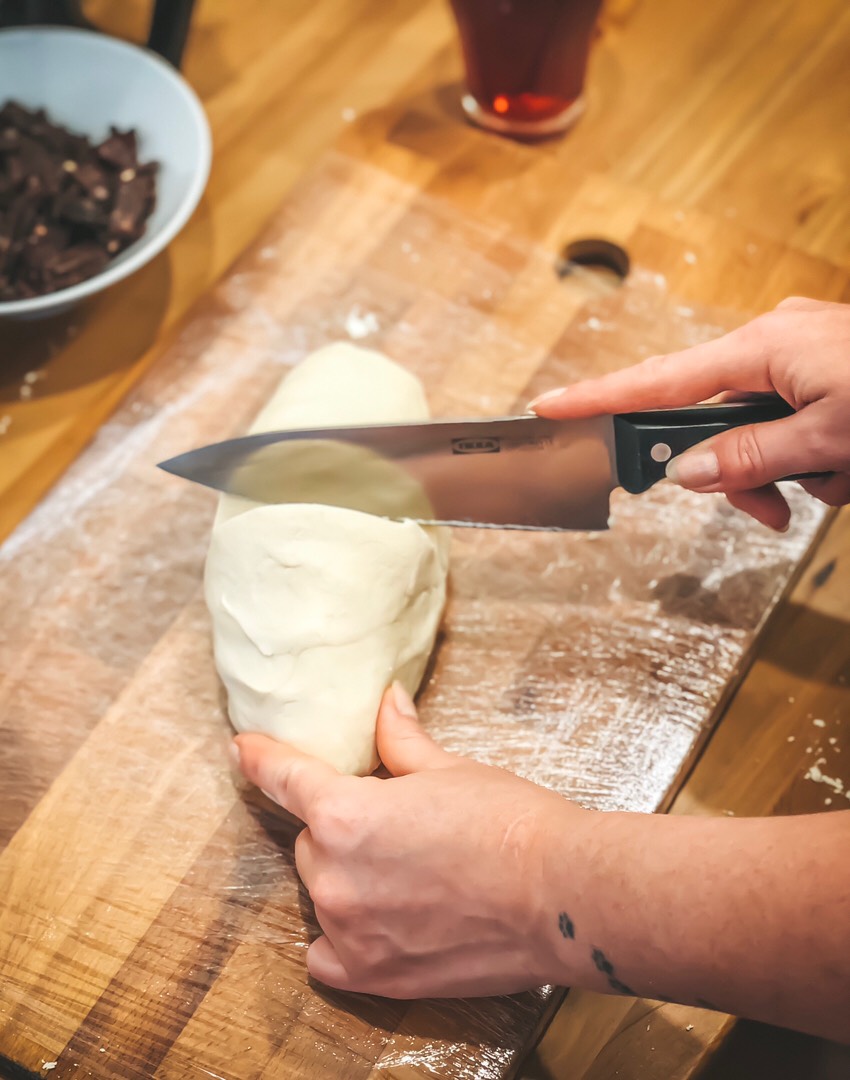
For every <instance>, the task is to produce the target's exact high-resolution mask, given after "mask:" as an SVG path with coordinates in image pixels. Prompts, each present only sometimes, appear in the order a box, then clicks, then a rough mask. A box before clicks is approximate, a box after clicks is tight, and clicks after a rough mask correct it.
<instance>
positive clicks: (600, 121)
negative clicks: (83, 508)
mask: <svg viewBox="0 0 850 1080" xmlns="http://www.w3.org/2000/svg"><path fill="white" fill-rule="evenodd" d="M83 10H84V11H85V13H86V15H88V16H89V17H90V18H92V19H93V20H94V21H95V22H96V23H97V24H98V25H99V26H102V27H103V28H104V29H107V30H110V31H112V32H115V33H118V34H120V35H122V36H126V37H129V38H130V39H132V40H137V41H143V40H144V38H145V27H146V22H147V19H148V17H149V11H150V0H125V2H124V3H122V4H115V3H113V2H112V0H84V3H83ZM601 27H602V32H601V34H600V37H599V40H598V41H597V43H596V46H595V49H594V53H593V56H592V58H591V68H590V75H589V85H588V97H589V108H588V112H587V114H586V116H585V118H584V119H583V121H582V122H581V123H580V124H579V126H578V127H577V128H576V129H575V131H573V132H572V133H571V134H570V135H569V137H568V138H566V139H562V140H554V141H551V142H547V143H545V144H541V145H538V146H535V147H528V148H526V152H525V153H522V154H516V153H515V152H514V151H515V148H514V147H513V146H512V145H510V144H508V143H506V142H504V141H502V140H499V139H497V138H495V137H492V136H486V135H483V134H481V133H479V132H476V131H474V130H473V129H471V128H470V127H469V126H468V125H466V124H465V123H464V121H463V119H462V117H461V115H460V110H459V108H458V105H457V96H458V80H459V79H460V76H461V62H460V54H459V49H458V46H457V42H456V38H455V34H454V30H453V26H452V22H451V17H450V13H449V8H448V4H447V3H445V2H444V0H384V2H382V3H380V4H378V3H374V2H371V0H356V2H352V0H322V2H321V3H313V2H312V0H288V2H287V3H285V4H268V3H263V2H262V0H204V2H203V3H199V4H197V5H196V14H195V22H194V26H193V30H192V35H191V38H190V41H189V45H188V48H187V51H186V56H185V63H184V69H185V73H186V76H187V78H188V79H189V81H190V83H191V84H192V85H193V86H194V87H195V89H196V90H197V91H198V93H199V95H200V96H201V98H202V100H203V102H204V105H205V107H206V110H207V114H208V116H209V119H210V124H211V127H212V132H213V143H214V151H215V152H214V161H213V168H212V173H211V176H210V182H209V186H208V188H207V191H206V194H205V196H204V198H203V200H202V202H201V205H200V207H199V209H198V211H197V212H196V213H195V215H194V217H193V218H192V220H191V221H190V223H189V225H188V226H187V227H186V228H185V229H184V230H183V232H182V233H181V234H180V236H179V237H177V239H176V240H175V241H174V242H173V243H172V244H171V245H170V247H169V249H168V251H167V252H165V253H163V254H162V255H161V256H160V257H158V258H157V259H155V260H154V262H153V263H151V264H150V265H149V266H147V267H146V268H144V269H143V270H142V271H140V272H139V273H137V274H135V275H134V276H133V277H132V278H131V279H130V280H128V281H125V282H122V283H121V284H119V285H118V286H116V287H114V288H112V289H110V290H109V291H108V292H106V293H104V294H102V295H100V296H98V297H94V298H92V300H91V301H90V302H88V303H86V304H84V305H81V306H80V307H78V308H76V309H75V310H74V311H72V312H70V313H68V314H67V315H65V316H60V317H59V318H56V319H53V320H50V321H49V323H44V322H42V321H39V322H37V323H34V324H25V323H10V322H0V355H2V364H0V420H2V419H3V417H6V416H8V417H9V418H10V423H9V426H8V430H7V431H6V433H5V434H4V435H2V436H0V537H2V536H3V535H6V534H8V533H9V532H10V531H11V530H12V529H13V528H14V527H15V525H16V524H17V523H18V522H19V521H20V520H21V518H22V517H23V516H24V515H25V514H26V513H27V512H28V511H29V510H30V509H32V507H33V506H35V505H36V503H37V502H38V500H39V498H40V497H41V496H42V494H43V493H44V492H45V490H47V488H48V487H49V486H50V484H51V483H53V482H54V480H55V479H56V478H57V477H58V476H59V475H60V474H61V472H62V471H63V470H64V469H65V468H66V467H67V465H68V464H69V462H71V461H72V460H73V459H74V458H75V457H76V455H77V454H78V453H79V451H80V449H81V448H82V447H83V446H84V445H85V443H86V442H87V441H88V440H89V439H90V438H91V436H92V435H93V433H94V432H95V431H96V430H97V428H98V426H99V425H100V424H101V423H102V422H103V420H104V419H105V418H106V417H107V416H108V415H109V414H110V413H111V412H112V410H113V409H114V408H115V406H116V404H117V403H118V402H119V401H120V400H121V398H122V397H123V396H124V395H125V394H126V393H127V391H128V389H129V388H130V387H131V386H132V385H133V384H134V383H135V382H136V381H137V380H138V379H139V377H140V376H141V374H142V373H143V372H144V371H145V370H146V368H147V367H149V366H150V364H151V363H152V362H153V361H154V360H155V358H156V357H157V356H158V355H160V354H161V352H162V350H163V349H164V348H165V347H167V344H168V342H169V340H170V338H171V337H172V335H173V333H174V330H175V327H176V326H177V324H178V322H179V320H180V319H181V318H182V317H183V316H184V315H185V314H186V312H187V311H188V310H189V309H190V308H191V306H192V304H193V303H195V302H196V301H197V300H198V298H199V297H200V296H202V295H203V294H204V293H205V292H206V291H207V290H208V289H209V288H210V287H211V286H212V285H213V284H214V282H215V281H216V280H217V279H218V278H219V277H220V276H221V274H222V273H223V271H224V270H225V269H226V268H227V267H228V266H229V265H230V264H231V263H232V262H233V260H234V259H235V258H236V257H237V256H238V255H239V254H240V253H241V252H242V251H244V250H245V248H246V247H247V246H248V244H250V243H251V242H252V241H253V240H254V239H255V238H256V237H257V236H258V234H259V233H260V231H261V230H262V229H263V227H264V226H265V224H266V223H267V222H268V221H269V219H270V217H271V215H272V214H273V213H274V211H275V209H276V207H277V206H278V204H279V202H280V200H281V199H282V198H283V196H284V195H285V194H286V192H287V191H288V190H289V189H290V188H291V187H292V185H293V183H295V182H296V181H297V180H298V179H299V178H300V177H301V176H303V174H304V172H305V170H306V169H307V168H309V167H310V166H311V165H312V164H313V163H314V162H315V161H316V160H317V159H318V158H319V156H320V155H321V154H322V152H323V151H324V150H325V149H326V148H327V147H328V146H329V145H331V144H332V143H333V142H334V141H335V140H336V139H337V137H338V136H339V134H340V133H341V132H348V131H350V129H351V127H352V126H357V127H363V126H365V127H366V128H368V129H369V131H370V133H371V140H370V143H369V150H370V153H373V152H375V150H376V148H377V149H379V150H380V157H381V167H382V168H392V163H393V162H395V163H397V164H398V165H399V167H402V168H405V169H406V168H409V167H410V164H411V156H410V154H409V153H406V152H405V146H406V147H410V146H411V144H412V143H417V144H418V146H419V148H420V149H421V155H420V159H419V161H418V162H417V168H416V170H415V172H416V175H417V177H418V178H419V182H421V183H422V184H423V185H426V184H428V183H429V181H430V182H432V183H433V184H434V185H435V186H436V187H437V188H438V189H439V190H440V192H441V194H442V195H443V196H444V197H446V198H448V199H450V200H452V201H453V202H454V203H455V204H457V205H461V206H465V205H471V206H473V207H478V206H481V205H485V206H487V207H488V208H489V209H490V210H491V211H492V212H493V213H495V214H496V215H497V216H498V217H499V218H500V219H501V220H502V221H503V222H504V224H505V227H506V228H510V229H511V230H519V231H521V232H523V234H525V235H528V236H529V237H531V238H533V239H536V240H544V239H548V238H552V237H554V238H555V239H558V240H562V239H569V238H571V236H572V235H574V234H575V232H576V230H577V229H578V228H579V227H580V226H581V223H580V222H575V221H573V220H571V219H570V218H568V217H565V216H564V211H565V203H566V201H568V196H569V191H570V188H571V187H572V186H574V185H575V184H576V183H578V182H581V181H584V180H587V181H588V188H587V200H586V202H587V206H586V209H587V210H588V211H589V210H590V209H591V208H592V207H593V206H594V205H596V206H597V210H598V212H597V214H596V215H595V218H594V223H595V227H596V228H598V229H601V230H603V231H604V232H606V233H607V232H614V233H616V232H620V231H621V230H622V228H623V227H626V228H627V227H628V221H625V222H623V221H622V216H623V215H625V216H626V217H628V214H629V213H631V212H633V211H632V210H630V209H629V208H623V209H622V210H620V208H618V207H616V206H612V204H611V200H610V199H608V198H607V197H606V194H605V192H606V190H607V186H606V181H609V180H610V181H611V182H613V183H614V184H615V185H616V184H625V185H627V186H629V187H630V188H632V189H633V190H639V191H640V192H642V193H644V195H645V197H646V198H647V199H654V200H662V201H663V202H664V203H665V204H667V206H668V207H669V208H670V209H669V213H680V214H682V215H683V216H682V217H681V218H680V219H678V220H677V222H676V225H677V230H676V232H677V236H678V238H679V240H680V242H681V244H682V254H683V255H684V253H685V252H686V251H688V250H691V249H692V247H693V245H695V244H696V245H704V244H716V243H718V242H720V241H721V240H722V232H721V233H720V234H716V233H715V231H714V225H715V222H716V221H720V222H727V221H728V222H733V223H735V224H737V226H738V228H739V229H740V230H742V231H745V232H746V233H747V244H749V245H751V246H745V248H744V249H743V250H742V251H741V252H740V253H739V255H738V259H740V260H741V261H742V262H743V263H744V264H745V267H744V268H745V269H747V268H748V267H757V268H759V269H760V271H761V273H762V275H763V277H764V279H765V287H764V291H763V292H762V293H761V294H760V295H759V296H757V297H753V295H752V293H747V294H745V295H744V296H743V297H741V298H739V297H738V294H737V277H738V266H737V265H736V264H733V265H730V266H728V267H726V273H725V274H724V277H723V281H724V291H725V294H726V295H725V299H724V300H722V301H721V302H725V303H729V304H731V305H733V306H738V307H740V308H741V309H743V308H744V307H746V306H747V305H749V304H751V303H753V302H755V303H756V305H757V306H761V307H764V306H769V305H771V304H773V303H775V302H776V300H778V299H781V298H782V296H783V294H784V293H787V291H788V289H789V287H790V284H791V280H790V279H789V280H788V281H786V280H785V273H786V272H785V269H784V267H783V265H782V263H781V258H780V256H781V252H782V250H783V247H784V245H790V246H792V247H793V248H794V249H795V250H796V251H797V252H798V253H799V254H800V257H801V259H802V257H803V256H806V255H808V256H810V258H809V259H808V260H806V262H807V265H808V273H807V274H802V273H801V267H802V264H801V261H800V260H798V264H797V267H796V270H795V273H794V274H793V275H792V278H793V280H795V281H796V282H797V283H798V286H797V287H798V289H799V291H801V292H804V293H807V294H809V295H817V296H821V295H823V296H825V297H832V296H834V295H835V292H836V288H837V284H836V282H835V281H834V280H833V273H834V271H835V269H836V268H841V269H847V268H848V267H850V239H848V238H850V194H848V177H850V140H848V139H846V137H844V134H845V127H846V118H847V116H848V114H850V83H848V80H847V79H846V78H845V77H844V73H845V71H846V64H847V58H848V53H849V52H850V9H848V7H847V5H846V4H844V3H843V2H842V0H812V2H811V3H807V4H800V3H798V2H797V0H758V2H756V3H750V4H747V5H744V6H743V7H742V6H741V4H740V3H738V2H737V0H718V2H717V3H714V4H711V5H703V6H702V7H701V8H700V9H699V10H698V11H693V10H691V9H690V8H689V7H684V6H683V5H681V4H680V3H677V0H608V3H607V4H606V6H605V9H604V14H603V19H602V23H601ZM399 144H401V145H399ZM591 177H593V178H594V179H593V180H591V179H590V178H591ZM600 182H601V189H600V193H599V202H598V205H597V204H596V201H595V200H596V198H597V194H596V189H597V185H598V184H599V183H600ZM565 183H566V184H567V189H566V191H565V190H564V189H563V185H564V184H565ZM681 269H682V276H683V277H684V278H685V280H684V281H683V282H682V286H683V288H684V290H685V292H686V293H687V294H689V295H694V296H695V297H697V298H702V299H707V298H706V297H703V296H702V293H701V290H702V288H703V284H704V283H703V281H702V269H701V267H700V265H699V263H697V264H692V265H688V264H685V265H684V266H683V267H682V268H681ZM716 288H717V284H715V289H716ZM31 371H35V372H38V374H39V378H38V381H37V382H35V383H34V384H32V386H31V389H32V391H33V393H32V396H31V397H23V398H22V397H21V396H20V392H21V390H22V388H30V384H29V383H26V382H24V375H25V374H27V373H28V372H31ZM26 392H28V389H27V390H25V393H26ZM4 426H5V425H4V424H0V428H3V427H4Z"/></svg>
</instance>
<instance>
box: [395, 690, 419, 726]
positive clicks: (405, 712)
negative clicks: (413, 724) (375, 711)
mask: <svg viewBox="0 0 850 1080" xmlns="http://www.w3.org/2000/svg"><path fill="white" fill-rule="evenodd" d="M393 702H394V703H395V707H396V708H397V709H398V711H399V712H400V713H401V715H402V716H409V717H410V718H411V719H412V720H415V719H416V706H415V705H414V704H413V698H412V697H411V696H410V694H408V692H407V691H406V690H405V688H404V687H403V686H402V685H401V683H400V682H398V681H396V682H394V683H393Z"/></svg>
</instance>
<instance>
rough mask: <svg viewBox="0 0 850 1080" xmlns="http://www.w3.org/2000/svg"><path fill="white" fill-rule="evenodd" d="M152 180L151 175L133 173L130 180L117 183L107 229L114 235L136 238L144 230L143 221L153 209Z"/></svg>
mask: <svg viewBox="0 0 850 1080" xmlns="http://www.w3.org/2000/svg"><path fill="white" fill-rule="evenodd" d="M153 191H154V181H153V177H152V176H138V175H136V174H134V175H133V179H132V180H128V181H127V182H126V183H124V184H119V186H118V192H117V194H116V196H115V207H114V209H113V211H112V213H111V214H110V215H109V231H110V232H111V233H112V235H113V236H115V237H119V238H120V237H126V238H127V239H130V240H136V239H138V237H140V236H141V235H142V233H143V232H144V223H145V220H146V218H148V217H149V216H150V212H151V210H152V209H153V197H154V194H153Z"/></svg>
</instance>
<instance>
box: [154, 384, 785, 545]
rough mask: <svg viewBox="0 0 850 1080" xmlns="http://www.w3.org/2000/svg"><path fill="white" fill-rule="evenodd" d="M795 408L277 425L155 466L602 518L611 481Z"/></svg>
mask: <svg viewBox="0 0 850 1080" xmlns="http://www.w3.org/2000/svg"><path fill="white" fill-rule="evenodd" d="M793 411H794V410H793V409H792V408H791V407H790V406H789V405H787V404H786V403H785V402H784V401H783V400H782V399H781V398H778V397H765V398H763V399H760V400H756V401H747V402H741V403H731V404H722V405H696V406H692V407H688V408H684V409H664V410H655V411H651V412H634V413H624V414H621V415H618V416H599V417H593V418H590V419H584V420H548V419H544V418H542V417H538V416H515V417H506V418H502V419H490V420H449V421H445V420H440V421H434V422H430V423H415V424H388V425H382V426H379V427H334V428H314V429H310V430H300V431H274V432H268V433H262V434H258V435H248V436H244V437H242V438H237V439H229V440H228V441H226V442H220V443H215V444H214V445H212V446H205V447H202V448H201V449H199V450H192V451H190V452H189V453H186V454H181V455H179V456H178V457H174V458H171V459H170V460H169V461H164V462H162V463H161V464H160V468H163V469H165V470H166V471H167V472H170V473H174V474H175V475H176V476H182V477H185V478H186V479H188V480H193V481H195V482H197V483H200V484H205V485H207V486H208V487H211V488H215V489H217V490H218V491H224V492H228V493H229V494H231V495H240V496H243V497H244V498H246V499H250V500H253V501H255V502H260V503H305V502H306V503H323V504H326V505H331V506H342V507H347V508H349V509H353V510H362V511H365V512H367V513H371V514H379V515H382V516H384V517H390V518H412V519H413V520H416V521H420V522H422V523H427V524H448V525H473V526H490V527H497V528H519V529H605V528H607V527H608V500H609V496H610V494H611V492H612V491H613V490H614V489H615V488H617V487H622V488H625V490H626V491H628V492H631V493H632V494H639V493H640V492H643V491H646V490H647V489H648V488H650V487H652V485H653V484H655V483H657V482H658V481H659V480H661V479H662V478H663V477H664V474H665V469H666V465H667V462H668V461H669V460H670V458H671V457H674V456H676V455H677V454H680V453H682V452H683V451H684V450H687V449H688V448H690V447H692V446H695V445H696V444H697V443H699V442H702V441H703V440H704V439H707V438H709V437H711V436H712V435H717V434H719V433H720V432H722V431H726V430H728V429H729V428H734V427H740V426H741V425H744V424H754V423H767V422H769V421H771V420H778V419H780V418H781V417H784V416H789V415H791V414H792V413H793Z"/></svg>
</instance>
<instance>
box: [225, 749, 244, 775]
mask: <svg viewBox="0 0 850 1080" xmlns="http://www.w3.org/2000/svg"><path fill="white" fill-rule="evenodd" d="M227 756H228V757H229V758H230V763H231V765H233V767H234V768H235V769H238V768H239V759H240V758H241V756H242V755H241V754H240V753H239V745H238V744H237V743H235V742H231V743H230V745H229V746H228V748H227Z"/></svg>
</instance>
